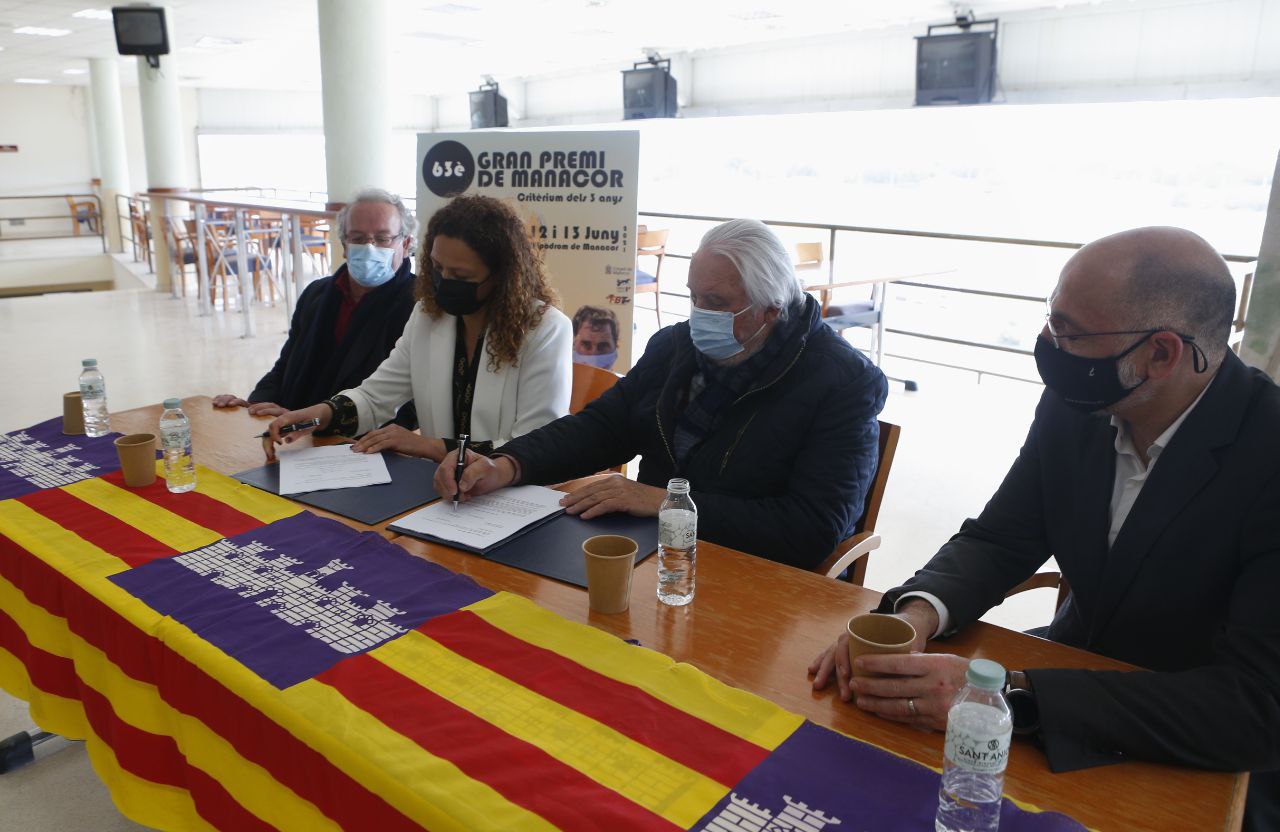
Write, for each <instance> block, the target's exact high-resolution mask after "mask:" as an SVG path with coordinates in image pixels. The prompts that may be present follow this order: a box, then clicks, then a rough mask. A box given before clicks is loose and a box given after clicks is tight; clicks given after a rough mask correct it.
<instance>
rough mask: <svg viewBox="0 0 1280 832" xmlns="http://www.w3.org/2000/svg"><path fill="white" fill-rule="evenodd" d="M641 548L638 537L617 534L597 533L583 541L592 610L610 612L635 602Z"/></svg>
mask: <svg viewBox="0 0 1280 832" xmlns="http://www.w3.org/2000/svg"><path fill="white" fill-rule="evenodd" d="M637 548H638V547H637V545H636V542H635V541H634V540H632V539H631V538H629V537H623V536H621V535H617V534H601V535H596V536H595V537H589V538H587V539H586V540H585V541H583V543H582V553H583V557H585V558H586V559H587V599H588V602H589V603H590V604H591V609H592V610H594V611H596V612H599V613H604V614H606V615H612V614H614V613H619V612H625V611H626V609H627V607H628V605H630V603H631V573H632V571H633V570H634V569H635V561H636V549H637Z"/></svg>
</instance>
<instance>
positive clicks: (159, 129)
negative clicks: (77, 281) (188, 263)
mask: <svg viewBox="0 0 1280 832" xmlns="http://www.w3.org/2000/svg"><path fill="white" fill-rule="evenodd" d="M165 18H166V21H167V22H170V23H171V22H172V19H173V14H172V9H168V10H167V11H166V13H165ZM169 42H170V43H173V42H174V39H173V27H172V25H170V27H169ZM138 97H139V98H140V99H141V102H142V143H143V146H144V147H145V149H146V156H147V189H148V190H151V191H156V190H159V191H181V190H185V189H186V187H187V165H186V159H185V158H184V155H183V150H182V103H181V101H180V99H179V98H178V65H177V62H176V61H175V60H174V56H173V55H172V54H168V55H161V56H160V67H159V68H158V69H152V68H151V67H150V66H148V65H147V59H146V57H144V56H142V55H139V56H138ZM173 207H174V206H171V205H170V204H169V203H168V201H167V200H165V199H163V198H159V197H156V196H152V198H151V234H152V239H153V240H154V241H155V247H156V262H155V267H156V289H157V290H159V291H162V292H163V291H169V290H170V288H171V287H172V282H171V268H170V262H169V241H168V237H167V235H166V234H165V226H164V222H163V219H164V217H166V216H168V215H169V214H170V213H172V209H173Z"/></svg>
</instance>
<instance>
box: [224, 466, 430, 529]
mask: <svg viewBox="0 0 1280 832" xmlns="http://www.w3.org/2000/svg"><path fill="white" fill-rule="evenodd" d="M382 458H383V459H384V460H385V461H386V463H387V473H389V474H391V482H389V483H383V484H382V485H364V486H360V487H359V488H335V489H331V490H327V491H307V492H304V493H302V494H290V495H289V499H290V500H297V501H298V502H300V503H302V504H304V505H308V506H315V507H316V508H321V509H324V510H325V511H331V512H333V513H334V514H337V515H341V516H342V517H349V518H351V519H352V520H355V521H356V522H358V523H365V524H367V525H370V526H374V525H377V524H378V523H381V522H382V521H383V520H386V519H388V518H391V517H395V516H396V515H397V514H404V513H405V512H406V511H411V510H412V509H415V508H420V507H422V506H424V505H426V504H427V503H429V502H431V501H432V500H434V499H436V498H437V497H438V496H439V495H438V494H436V491H435V488H434V487H433V486H432V482H433V481H434V480H435V476H436V468H437V467H438V466H437V465H436V464H435V463H434V462H432V461H431V460H429V459H422V458H421V457H416V456H404V455H403V454H397V453H393V452H391V451H383V452H382ZM232 476H233V477H234V478H235V479H237V480H239V481H240V482H242V483H245V484H247V485H252V486H253V487H254V488H261V489H262V490H263V491H270V492H271V493H272V494H279V493H280V466H279V465H275V464H273V465H264V466H262V467H261V468H253V469H251V470H248V471H241V472H240V473H239V474H232Z"/></svg>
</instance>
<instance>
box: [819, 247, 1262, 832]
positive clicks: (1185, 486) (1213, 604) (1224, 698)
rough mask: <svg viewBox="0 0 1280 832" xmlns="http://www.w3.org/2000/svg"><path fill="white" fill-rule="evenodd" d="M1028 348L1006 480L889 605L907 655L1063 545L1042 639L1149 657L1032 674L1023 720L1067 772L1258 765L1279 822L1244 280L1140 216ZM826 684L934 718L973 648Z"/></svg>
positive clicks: (901, 717) (1082, 256)
mask: <svg viewBox="0 0 1280 832" xmlns="http://www.w3.org/2000/svg"><path fill="white" fill-rule="evenodd" d="M1048 312H1049V314H1048V320H1047V322H1046V324H1045V327H1044V329H1043V330H1042V331H1041V333H1040V337H1039V339H1038V340H1037V343H1036V350H1035V354H1036V365H1037V367H1038V368H1039V370H1040V375H1041V377H1042V378H1043V379H1044V383H1045V387H1046V388H1047V389H1046V391H1045V393H1044V396H1043V397H1042V398H1041V400H1040V405H1039V407H1038V408H1037V409H1036V417H1035V421H1034V422H1033V423H1032V425H1031V430H1030V433H1029V434H1028V435H1027V441H1026V444H1025V445H1024V446H1023V448H1022V450H1021V452H1020V453H1019V454H1018V458H1017V459H1016V460H1015V461H1014V463H1013V467H1012V468H1011V469H1010V470H1009V473H1008V475H1007V476H1006V477H1005V480H1004V483H1003V484H1002V485H1001V486H1000V488H999V490H998V491H997V492H996V493H995V496H993V497H992V498H991V500H990V502H988V503H987V506H986V508H985V509H983V511H982V514H981V515H979V516H978V517H977V518H976V519H973V520H967V521H965V523H964V525H963V526H961V528H960V531H959V532H958V533H957V534H956V535H955V537H953V538H952V539H951V540H950V541H949V542H948V543H947V544H946V545H944V546H943V547H942V549H941V550H940V551H939V552H938V553H937V554H936V555H935V556H934V557H933V559H932V560H930V561H929V563H928V564H926V565H925V566H924V568H923V569H921V570H920V571H919V572H917V573H916V574H915V576H914V577H912V578H911V579H910V580H909V581H907V582H906V583H905V584H904V585H903V586H900V587H896V588H894V589H891V590H889V591H888V592H886V593H885V596H884V600H883V602H882V604H881V607H880V611H881V612H886V613H894V614H896V615H898V616H900V617H902V618H905V619H907V620H908V621H910V622H911V623H912V624H913V625H914V626H915V629H916V633H917V641H916V644H915V648H916V649H917V650H923V649H924V646H925V644H926V642H927V641H928V640H930V639H932V638H939V637H945V636H947V635H949V634H951V633H953V632H955V631H956V630H958V629H960V628H963V627H965V626H967V625H968V624H969V623H970V622H972V621H975V620H977V619H978V618H979V616H981V615H982V614H983V613H984V612H986V610H988V609H989V608H991V607H992V606H994V605H996V604H999V603H1000V602H1001V600H1003V598H1004V596H1005V593H1006V592H1008V591H1009V590H1011V589H1012V588H1014V587H1015V586H1017V585H1018V584H1019V583H1021V582H1022V581H1023V580H1025V579H1026V578H1028V577H1030V576H1031V575H1032V573H1034V572H1035V571H1036V570H1037V569H1038V568H1039V567H1040V565H1041V564H1043V563H1044V562H1045V561H1047V560H1048V559H1049V558H1050V557H1054V558H1055V559H1056V560H1057V564H1058V568H1059V569H1060V570H1061V571H1062V575H1063V577H1064V578H1066V579H1067V581H1068V582H1069V584H1070V594H1069V595H1068V596H1067V598H1066V600H1065V602H1064V603H1063V604H1062V605H1061V606H1060V607H1059V608H1058V610H1057V612H1056V613H1055V615H1054V617H1053V621H1052V623H1050V624H1049V626H1048V627H1046V628H1044V630H1043V635H1044V636H1046V637H1047V638H1050V639H1052V640H1054V641H1058V642H1061V643H1063V644H1068V645H1071V646H1073V647H1080V648H1083V649H1085V650H1089V651H1092V652H1094V653H1100V654H1102V655H1105V656H1110V657H1112V658H1115V659H1120V660H1121V661H1125V662H1129V663H1130V664H1134V665H1137V666H1138V667H1140V668H1146V670H1134V671H1132V672H1123V671H1094V670H1080V669H1075V668H1018V669H1012V672H1011V673H1010V674H1009V679H1008V685H1007V695H1008V697H1009V702H1010V705H1011V706H1012V707H1013V712H1014V718H1013V726H1014V731H1015V732H1018V733H1023V734H1026V735H1028V736H1031V737H1033V738H1035V739H1036V740H1038V741H1039V743H1040V744H1041V745H1042V746H1043V747H1044V750H1045V753H1046V755H1047V756H1048V760H1049V765H1050V767H1051V768H1052V769H1053V770H1054V771H1072V770H1075V769H1079V768H1086V767H1089V766H1097V765H1103V764H1109V763H1117V762H1123V761H1124V760H1127V759H1141V760H1153V761H1156V762H1161V763H1174V764H1181V765H1189V766H1197V767H1200V768H1208V769H1218V770H1225V771H1252V772H1253V774H1252V776H1251V778H1250V788H1249V797H1248V801H1247V803H1246V808H1245V827H1244V828H1245V829H1246V830H1250V832H1252V830H1276V829H1280V776H1278V772H1277V769H1280V604H1277V602H1276V590H1277V587H1280V431H1278V430H1277V427H1280V388H1277V387H1276V385H1275V383H1273V382H1272V380H1271V379H1269V378H1267V377H1266V376H1265V375H1264V374H1263V373H1261V372H1259V371H1257V370H1253V369H1250V368H1248V367H1246V366H1245V365H1244V364H1243V363H1242V362H1241V361H1240V359H1239V358H1237V357H1236V356H1235V354H1234V353H1232V352H1231V350H1230V349H1228V347H1227V337H1228V335H1229V333H1230V331H1231V321H1232V319H1233V318H1234V316H1235V284H1234V282H1233V281H1232V279H1231V274H1230V272H1229V271H1228V270H1227V264H1226V263H1225V262H1223V260H1222V258H1221V257H1220V256H1218V254H1217V252H1215V251H1214V250H1213V248H1212V247H1211V246H1210V245H1209V244H1208V243H1207V242H1205V241H1204V240H1203V239H1201V238H1200V237H1198V236H1196V235H1195V234H1192V233H1191V232H1189V231H1184V230H1183V229H1179V228H1137V229H1133V230H1130V231H1123V232H1120V233H1118V234H1113V235H1111V236H1109V237H1104V238H1102V239H1101V240H1097V241H1095V242H1093V243H1090V244H1089V245H1087V246H1085V247H1084V248H1082V249H1080V251H1078V252H1077V253H1076V254H1075V255H1074V256H1073V257H1072V258H1071V260H1070V261H1068V262H1067V264H1066V266H1065V267H1064V268H1063V270H1062V273H1061V276H1060V277H1059V280H1058V285H1057V288H1056V289H1055V290H1054V292H1053V295H1052V296H1051V297H1050V298H1049V310H1048ZM846 640H847V635H840V636H839V638H838V640H837V641H836V643H835V644H833V645H832V646H831V647H830V648H829V649H828V650H827V651H826V652H824V653H823V654H822V655H821V656H819V657H818V658H817V659H815V660H814V662H813V664H812V666H811V667H810V672H811V673H813V674H814V687H815V688H824V687H826V686H827V685H828V684H830V683H831V682H832V681H833V680H834V681H835V683H836V686H837V687H838V689H839V692H840V696H841V698H843V699H844V700H845V701H849V700H853V701H854V702H855V704H856V705H857V707H859V708H863V709H865V710H867V711H870V712H872V713H876V714H879V715H880V716H883V717H885V718H886V719H892V720H896V721H899V722H906V723H909V724H912V725H915V726H917V727H924V728H934V729H938V730H941V729H943V728H945V727H946V720H947V712H948V709H949V708H950V707H951V700H952V697H953V696H954V694H955V692H956V691H957V690H958V689H959V688H960V687H961V686H963V685H964V676H965V669H966V667H967V666H968V659H967V658H965V657H962V656H954V655H947V654H946V653H945V652H933V653H919V652H917V653H914V654H912V655H902V656H862V657H860V658H859V659H858V663H859V665H860V666H861V667H862V669H864V670H865V671H868V672H870V673H871V674H872V676H879V677H881V678H870V677H867V676H857V677H851V676H850V668H849V654H848V650H847V649H846V645H845V641H846Z"/></svg>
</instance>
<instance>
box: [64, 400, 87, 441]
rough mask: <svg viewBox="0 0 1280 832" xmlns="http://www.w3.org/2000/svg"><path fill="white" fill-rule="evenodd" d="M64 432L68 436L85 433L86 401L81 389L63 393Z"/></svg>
mask: <svg viewBox="0 0 1280 832" xmlns="http://www.w3.org/2000/svg"><path fill="white" fill-rule="evenodd" d="M62 432H63V433H65V434H67V435H68V436H76V435H79V434H82V433H84V403H83V402H81V401H80V391H79V390H77V391H75V392H74V393H63V394H62Z"/></svg>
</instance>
